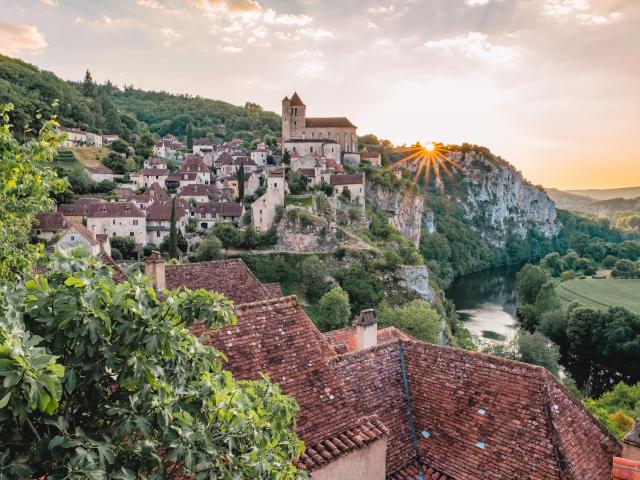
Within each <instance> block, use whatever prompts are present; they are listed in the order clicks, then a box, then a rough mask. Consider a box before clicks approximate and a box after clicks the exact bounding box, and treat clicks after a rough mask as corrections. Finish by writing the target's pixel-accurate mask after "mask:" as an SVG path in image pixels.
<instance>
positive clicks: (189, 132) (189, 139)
mask: <svg viewBox="0 0 640 480" xmlns="http://www.w3.org/2000/svg"><path fill="white" fill-rule="evenodd" d="M187 148H188V149H189V150H193V129H192V128H191V123H188V124H187Z"/></svg>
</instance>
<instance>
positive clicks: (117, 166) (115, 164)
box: [102, 152, 127, 175]
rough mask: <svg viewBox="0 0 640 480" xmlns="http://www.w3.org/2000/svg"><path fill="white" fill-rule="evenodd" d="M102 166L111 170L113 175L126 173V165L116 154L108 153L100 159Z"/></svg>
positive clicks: (120, 156)
mask: <svg viewBox="0 0 640 480" xmlns="http://www.w3.org/2000/svg"><path fill="white" fill-rule="evenodd" d="M102 164H103V165H104V166H105V167H108V168H110V169H111V170H113V173H117V174H119V175H124V174H125V173H127V164H126V161H125V159H124V158H122V155H119V154H117V153H116V152H110V153H109V155H107V156H106V157H105V158H103V159H102Z"/></svg>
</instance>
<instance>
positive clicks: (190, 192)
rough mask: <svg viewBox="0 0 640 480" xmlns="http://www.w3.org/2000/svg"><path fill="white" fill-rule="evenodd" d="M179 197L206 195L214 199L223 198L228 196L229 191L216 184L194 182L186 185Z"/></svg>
mask: <svg viewBox="0 0 640 480" xmlns="http://www.w3.org/2000/svg"><path fill="white" fill-rule="evenodd" d="M178 196H179V197H204V196H208V197H210V198H212V199H223V198H226V197H227V192H224V191H222V190H220V189H219V188H218V187H216V186H215V185H205V184H202V183H192V184H190V185H185V186H184V188H183V189H182V190H180V193H179V194H178Z"/></svg>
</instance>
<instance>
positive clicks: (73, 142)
mask: <svg viewBox="0 0 640 480" xmlns="http://www.w3.org/2000/svg"><path fill="white" fill-rule="evenodd" d="M58 130H59V132H60V133H64V134H66V135H67V138H66V139H65V140H64V141H63V142H62V146H63V147H83V146H85V145H86V144H87V132H83V131H82V130H80V129H79V128H64V127H60V128H59V129H58Z"/></svg>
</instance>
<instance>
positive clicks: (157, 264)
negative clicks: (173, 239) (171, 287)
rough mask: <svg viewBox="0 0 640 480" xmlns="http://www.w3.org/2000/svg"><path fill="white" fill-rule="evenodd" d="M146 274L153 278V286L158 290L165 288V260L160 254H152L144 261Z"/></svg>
mask: <svg viewBox="0 0 640 480" xmlns="http://www.w3.org/2000/svg"><path fill="white" fill-rule="evenodd" d="M144 274H145V275H146V276H147V277H149V278H151V281H152V282H153V286H154V287H156V288H157V289H158V290H162V289H164V288H165V276H164V260H162V256H161V255H160V252H152V253H151V255H149V256H148V257H147V259H146V260H145V261H144Z"/></svg>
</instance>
